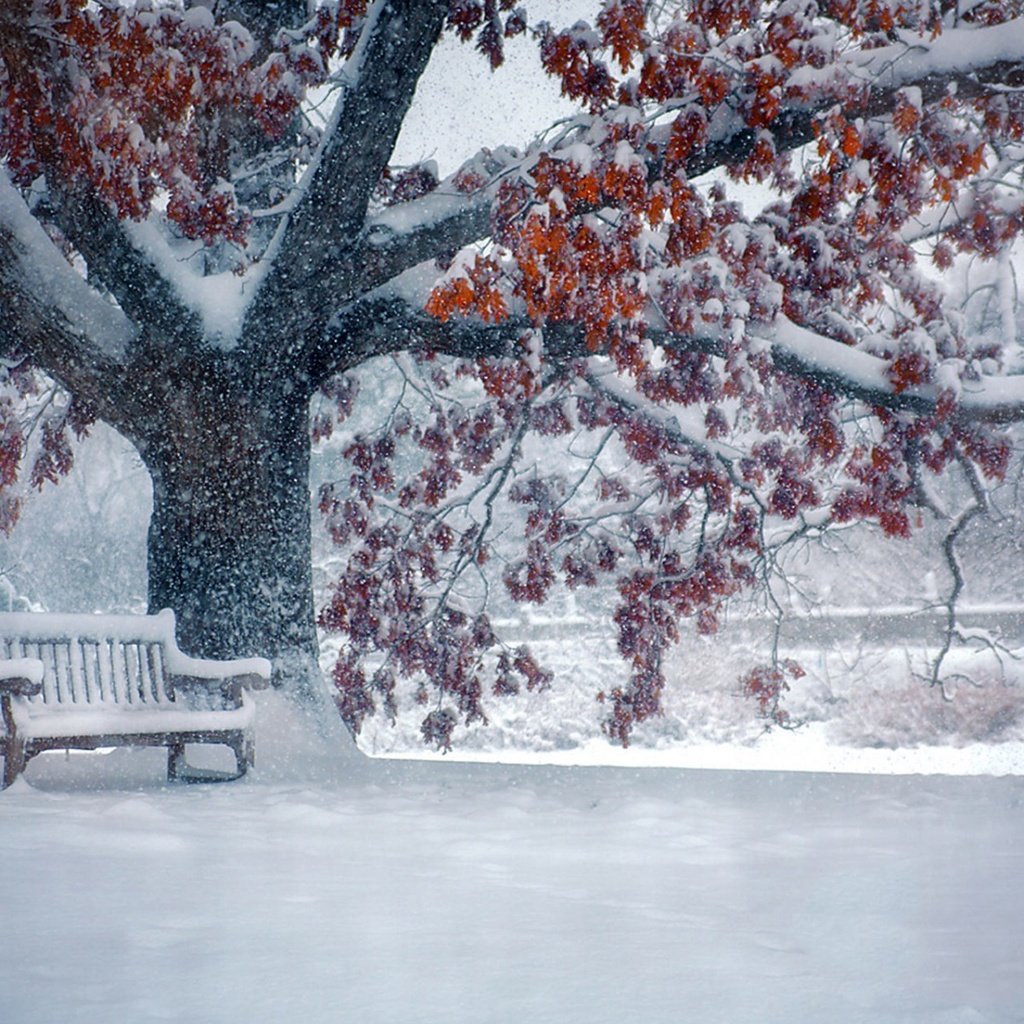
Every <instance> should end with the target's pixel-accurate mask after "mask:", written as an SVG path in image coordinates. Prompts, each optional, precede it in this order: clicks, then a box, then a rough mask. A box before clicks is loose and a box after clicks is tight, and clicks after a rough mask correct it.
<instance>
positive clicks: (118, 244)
mask: <svg viewBox="0 0 1024 1024" xmlns="http://www.w3.org/2000/svg"><path fill="white" fill-rule="evenodd" d="M57 199H58V207H57V211H56V219H57V223H58V225H59V227H60V229H61V230H62V231H63V232H64V234H65V235H66V236H67V238H68V239H69V241H70V242H71V243H72V244H73V245H74V246H75V248H76V249H77V250H78V251H79V252H80V253H81V254H82V256H83V257H84V259H85V262H86V266H87V268H88V273H89V278H90V280H92V281H94V282H95V283H97V284H99V285H101V286H102V287H103V288H105V289H106V290H107V291H108V292H110V294H111V295H113V296H114V298H115V299H116V300H117V302H118V305H120V307H121V308H122V309H123V310H124V312H125V313H126V314H127V315H128V316H129V317H130V318H131V320H132V321H134V322H135V323H136V324H137V325H138V326H139V327H140V328H141V329H143V330H145V331H146V332H147V334H150V335H152V336H154V337H160V338H164V339H165V340H166V342H167V344H168V345H170V346H172V347H175V348H182V347H184V345H185V344H186V343H188V344H193V345H194V344H196V343H198V341H199V339H200V338H201V336H202V324H201V321H200V317H199V316H198V314H196V313H195V312H194V311H192V310H190V309H188V308H187V307H186V306H185V304H184V303H183V302H182V301H181V300H180V299H179V298H178V296H177V294H176V293H175V291H174V288H173V286H172V285H171V284H170V283H169V282H168V281H167V280H166V279H165V278H164V277H163V276H162V275H161V274H160V272H159V271H158V270H157V268H156V267H155V266H154V265H153V264H152V263H151V262H150V261H149V260H148V259H146V257H145V256H144V255H143V254H142V253H141V252H140V251H139V250H138V249H137V248H136V247H135V246H134V245H133V244H132V242H131V241H130V240H129V238H128V237H127V235H126V233H125V229H124V226H123V225H122V224H121V223H120V221H118V219H117V218H116V217H115V216H114V215H113V213H111V212H110V210H109V209H107V207H106V206H105V205H104V204H103V203H102V202H100V201H99V200H98V199H95V198H94V197H92V196H89V195H85V194H82V193H79V192H77V191H75V190H71V189H68V190H64V191H63V192H62V193H61V194H60V195H59V196H58V197H57Z"/></svg>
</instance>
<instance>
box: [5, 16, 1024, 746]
mask: <svg viewBox="0 0 1024 1024" xmlns="http://www.w3.org/2000/svg"><path fill="white" fill-rule="evenodd" d="M595 7H596V12H595V15H596V16H595V18H594V20H593V21H592V22H591V23H589V24H588V23H583V22H580V23H578V24H576V25H574V26H572V27H571V28H568V29H564V30H560V29H558V28H556V27H553V26H551V25H548V24H543V23H541V24H538V25H535V26H533V27H532V28H531V27H528V26H529V21H528V17H527V13H526V12H525V11H524V10H521V9H520V8H518V7H516V5H515V3H514V2H513V0H330V2H324V3H321V4H318V5H315V8H314V9H313V13H312V15H310V16H308V17H307V13H306V4H305V3H303V2H301V0H279V2H277V3H257V2H255V0H237V2H230V3H214V2H210V0H205V2H202V3H201V2H199V0H192V2H187V0H186V2H185V3H184V4H182V3H180V2H179V3H175V2H167V3H160V2H155V0H138V2H136V3H134V4H128V3H120V2H116V0H98V2H95V3H85V0H10V2H8V3H7V4H5V5H4V8H3V10H2V12H0V62H2V65H0V66H2V71H0V110H2V115H0V116H2V118H3V122H2V147H3V157H4V163H5V175H4V176H3V179H2V180H0V282H2V284H0V317H2V321H0V323H2V339H3V342H2V343H3V345H4V349H5V351H6V353H7V355H6V361H5V367H6V380H5V386H6V392H5V396H6V397H5V398H4V400H3V406H2V417H3V427H2V441H0V453H2V454H0V482H2V484H3V488H4V492H5V495H6V497H5V498H4V501H5V505H4V507H3V510H2V511H3V518H4V522H5V524H6V525H8V526H9V525H10V524H11V523H12V522H13V520H14V518H15V517H16V515H17V511H18V502H19V500H20V499H19V491H18V487H19V484H18V480H19V479H20V478H24V479H25V480H26V482H27V483H28V484H29V485H31V484H41V483H42V482H44V481H46V480H55V479H57V478H58V477H59V476H60V475H61V474H62V472H64V471H65V469H66V467H67V465H68V463H69V460H70V458H71V448H70V444H69V440H68V432H69V431H75V430H81V429H84V428H85V427H86V426H87V424H88V423H89V422H90V420H91V419H92V418H94V417H98V418H100V419H102V420H104V421H106V422H108V423H110V424H111V425H112V426H114V427H115V428H116V429H117V430H118V431H120V432H121V433H122V434H123V435H124V436H125V437H127V438H129V439H130V440H131V441H132V442H133V444H134V445H135V446H136V447H137V449H138V451H139V453H140V455H141V457H142V459H143V460H144V462H145V464H146V467H147V469H148V470H149V472H150V474H151V476H152V479H153V485H154V511H153V518H152V523H151V526H150V532H149V601H150V605H151V606H153V607H164V606H170V607H172V608H174V609H175V610H176V612H177V614H178V620H179V630H180V633H181V641H182V644H183V645H184V646H185V647H186V648H187V649H191V650H193V651H195V652H197V653H201V654H208V655H224V654H241V653H253V652H258V653H262V654H267V655H269V656H271V657H273V658H274V660H275V666H276V669H277V673H278V678H279V680H289V679H290V680H292V681H293V682H294V681H295V680H299V679H301V678H303V676H304V674H306V673H308V671H309V669H310V666H311V665H312V664H313V658H314V656H315V645H316V634H315V626H314V608H313V601H312V596H311V588H310V562H309V520H308V511H309V510H308V503H307V480H308V463H309V437H310V430H311V426H312V430H313V432H314V434H315V435H317V436H323V435H324V434H326V433H328V432H329V431H330V430H332V429H333V427H334V424H335V422H336V421H337V420H338V419H339V418H343V417H344V416H345V415H347V414H348V412H349V411H350V410H351V408H352V404H353V402H355V401H357V396H356V392H357V387H356V384H357V380H356V377H357V376H358V375H356V376H353V373H354V371H357V370H358V369H359V368H360V367H363V366H367V365H373V366H379V365H380V363H379V360H381V359H383V358H390V359H391V366H392V368H393V370H392V372H394V373H396V374H398V379H399V381H400V385H399V388H398V390H397V393H396V395H395V397H394V399H393V401H392V402H391V403H390V404H389V405H388V406H386V407H383V408H381V409H379V410H377V411H378V412H379V417H378V420H377V422H376V424H375V425H374V426H373V427H372V429H367V430H364V431H362V432H360V433H359V434H358V435H357V436H355V437H353V438H352V439H351V440H350V443H349V444H348V445H347V446H346V448H345V457H346V459H347V460H348V463H349V466H350V469H349V470H348V471H347V473H348V476H347V478H345V479H342V480H340V481H338V482H337V483H336V484H334V485H329V486H326V487H325V488H324V489H323V492H322V494H321V502H320V504H321V509H322V511H323V513H324V515H325V516H326V518H327V522H328V525H329V528H330V529H331V531H332V534H333V536H334V537H335V539H336V541H337V542H338V543H339V544H340V545H342V546H343V548H344V551H345V557H346V559H347V561H346V564H345V567H344V570H343V571H342V572H341V574H340V578H339V579H338V581H337V584H336V585H335V587H334V588H333V591H332V595H331V599H330V601H329V604H328V606H327V607H326V608H325V609H323V611H322V612H321V622H322V624H323V625H324V626H325V627H326V628H329V629H334V630H339V631H341V632H342V633H343V634H344V637H345V645H344V647H343V653H342V656H341V658H340V659H339V662H338V665H337V667H336V669H335V672H334V680H333V681H334V686H335V692H336V697H337V700H338V703H339V706H340V708H341V710H342V713H343V715H344V716H345V718H346V720H347V721H348V722H349V724H350V725H352V726H353V727H356V728H357V727H358V724H359V722H360V721H361V720H362V718H363V717H364V716H365V715H366V714H368V713H370V712H371V711H372V710H373V709H374V708H375V707H376V706H377V705H378V704H381V703H382V704H383V705H384V706H385V707H389V706H390V705H391V704H392V702H393V700H394V694H395V687H396V682H397V679H399V678H402V677H405V678H410V679H412V680H414V681H415V683H416V685H417V686H418V688H419V693H420V695H421V697H422V700H423V702H424V705H425V718H424V726H423V731H424V737H425V738H426V739H427V740H428V741H432V742H436V743H438V744H440V745H442V746H444V745H447V744H448V743H449V742H450V738H451V733H452V730H453V728H454V726H455V724H456V723H457V722H458V721H460V720H465V721H470V722H471V721H473V720H474V719H475V718H479V717H482V716H483V715H484V708H483V702H484V693H485V690H487V689H490V690H492V691H493V692H494V693H497V694H503V693H510V692H515V691H516V690H517V689H518V688H519V687H520V686H523V685H525V686H527V687H534V686H541V685H545V684H546V682H547V680H548V675H547V673H546V672H545V671H544V669H543V667H542V666H540V665H539V664H538V663H537V662H536V661H535V660H534V659H533V657H532V656H531V655H530V653H529V651H527V650H522V649H515V650H512V649H507V648H506V647H504V646H503V644H502V642H501V639H500V637H499V636H498V635H497V634H496V630H495V628H494V626H493V623H492V621H491V619H490V617H489V615H488V611H487V604H488V602H493V601H495V600H500V599H501V597H500V594H499V592H498V587H497V586H496V584H497V583H498V582H499V581H500V585H501V588H503V591H504V593H505V595H507V597H508V598H510V599H511V600H513V601H520V602H523V601H525V602H537V603H540V602H543V601H545V600H546V599H547V598H548V596H549V595H550V594H551V593H552V590H553V588H554V587H556V586H560V585H562V586H567V587H569V588H574V589H576V588H598V587H599V586H602V585H603V590H604V591H605V592H607V593H609V594H610V595H611V598H610V608H609V611H610V614H611V616H612V618H613V620H614V624H615V629H616V630H617V635H618V644H619V649H620V652H621V653H622V655H623V658H624V660H625V662H626V666H627V669H628V680H626V681H624V682H623V683H621V684H620V685H618V686H615V687H614V688H611V687H610V688H609V691H608V692H607V693H606V694H604V695H602V697H603V699H605V701H606V704H607V707H608V718H607V730H608V732H609V735H611V736H612V737H613V738H615V739H618V740H620V741H622V742H626V741H627V740H628V736H629V733H630V730H631V729H632V727H633V725H634V724H635V723H636V722H638V721H641V720H643V719H644V718H645V717H648V716H650V715H652V714H656V713H657V711H658V708H659V697H660V693H661V690H662V688H663V685H664V681H663V675H662V671H661V665H662V660H663V658H664V656H665V654H666V651H667V650H668V649H669V648H670V646H671V644H672V643H673V641H674V640H675V639H676V638H677V637H678V635H679V630H680V629H681V628H690V626H691V625H692V627H693V628H696V629H698V630H700V631H705V632H709V631H713V630H714V629H715V628H716V625H717V621H718V617H719V616H720V614H721V612H722V608H723V606H724V602H726V600H727V599H728V598H729V597H730V596H731V595H733V594H735V593H737V592H739V591H740V590H742V589H746V588H750V587H754V586H757V585H759V584H760V585H764V586H766V587H767V588H769V592H770V585H771V580H772V573H773V567H774V565H775V559H776V554H777V552H778V550H779V548H780V546H782V545H784V544H785V543H787V542H790V541H792V540H793V539H795V538H799V537H806V536H812V535H814V534H816V533H818V532H820V531H822V530H824V529H826V528H828V527H829V526H830V525H832V524H837V523H844V522H849V521H851V520H854V519H868V520H872V521H875V522H877V523H878V524H880V527H881V529H882V530H884V531H885V532H886V533H887V534H890V535H899V536H902V535H907V534H909V533H910V532H911V530H912V528H913V526H914V523H915V521H916V518H917V517H918V516H919V515H920V512H921V510H925V509H935V508H936V507H937V503H938V502H937V499H936V497H935V494H934V489H933V488H931V487H930V485H929V480H930V478H932V477H934V476H935V475H936V474H941V473H943V472H944V471H946V470H947V469H949V468H950V467H958V468H959V470H960V471H961V472H962V473H963V474H964V476H965V479H966V480H967V481H968V482H969V484H970V488H971V493H972V494H973V496H974V500H973V502H972V504H971V505H970V506H969V507H968V508H967V510H966V511H964V512H963V513H962V514H961V515H959V517H955V516H954V517H953V521H952V522H951V524H950V528H949V531H948V533H947V541H948V548H949V558H950V565H951V566H952V567H953V568H954V569H955V566H956V561H955V546H956V540H957V537H958V536H959V534H960V532H961V531H962V528H963V527H962V524H963V523H964V522H965V521H966V519H965V517H967V518H969V517H970V516H972V515H974V513H975V510H976V509H977V508H980V507H981V506H982V505H983V503H984V498H985V485H986V481H990V480H997V479H998V478H1000V477H1001V476H1002V474H1003V473H1004V472H1005V469H1006V465H1007V460H1008V456H1009V451H1010V444H1009V441H1008V439H1007V436H1006V435H1005V433H1004V425H1005V424H1007V423H1009V422H1011V421H1016V420H1019V419H1020V418H1021V414H1022V411H1024V384H1022V381H1024V378H1021V377H1020V376H1017V375H1016V372H1017V370H1018V368H1019V363H1020V360H1019V356H1018V351H1019V350H1018V347H1017V344H1016V326H1015V323H1014V312H1013V305H1012V302H1003V303H1001V304H997V305H996V307H995V316H993V315H991V314H990V313H986V312H983V313H981V314H979V315H974V310H975V306H973V305H970V304H968V305H966V306H964V307H963V308H953V306H952V305H951V304H948V303H946V302H945V301H944V296H945V292H944V287H943V275H944V274H945V273H947V272H948V271H949V270H950V268H951V267H953V266H954V264H955V263H956V262H957V261H960V260H964V259H981V260H986V261H994V265H997V266H999V267H1001V268H1002V272H1003V277H1002V278H1001V279H1000V281H1001V284H1000V282H997V285H999V286H1000V287H1002V292H1001V294H1007V293H1008V291H1007V286H1010V285H1012V273H1011V271H1010V269H1009V268H1010V264H1009V262H1008V260H1009V254H1010V252H1011V249H1012V246H1013V244H1014V242H1015V240H1016V238H1017V236H1018V235H1019V233H1020V230H1021V224H1022V198H1021V197H1022V196H1024V190H1022V188H1021V186H1022V184H1024V182H1022V180H1021V157H1022V153H1024V149H1022V138H1021V136H1022V130H1024V92H1022V86H1024V74H1022V70H1021V69H1022V67H1024V64H1022V63H1021V59H1022V57H1024V12H1022V10H1021V7H1022V5H1021V4H1020V3H1017V2H1010V0H999V2H996V0H982V2H968V0H963V2H938V0H929V2H923V0H921V2H907V0H859V2H858V0H818V2H815V0H778V2H755V0H729V2H725V3H723V2H717V0H716V2H710V0H691V2H686V3H671V2H667V3H666V2H642V0H603V2H600V3H596V4H595ZM243 26H244V27H243ZM446 30H447V31H452V32H455V33H457V34H458V35H459V36H460V37H461V38H463V39H464V40H466V41H475V46H476V49H477V50H479V51H481V53H482V54H483V55H484V57H485V58H486V59H488V60H489V61H490V63H491V64H492V66H493V67H495V68H497V67H498V66H499V65H500V64H501V61H502V53H503V46H504V41H505V40H506V39H508V38H510V37H513V36H517V35H522V34H527V35H529V36H530V38H532V39H533V40H534V41H535V42H536V43H537V44H538V45H539V49H540V55H541V59H542V61H543V62H544V66H545V68H546V69H547V70H548V72H549V73H550V74H552V75H554V76H556V77H557V78H558V79H559V80H560V82H561V86H562V89H563V91H564V93H565V94H566V95H567V96H569V97H571V98H572V99H573V100H575V101H577V102H578V104H579V108H580V112H579V114H578V116H576V117H575V118H572V119H570V120H568V121H566V122H563V123H561V124H559V125H557V126H554V127H552V128H550V129H549V131H548V132H547V133H546V134H545V135H544V136H542V137H540V138H539V140H538V141H536V142H534V143H533V144H532V145H531V146H529V147H528V148H527V149H526V150H525V151H523V152H521V151H517V150H512V149H502V150H498V151H482V152H481V153H480V154H479V155H478V156H477V157H476V158H475V159H473V160H471V161H470V162H469V163H467V164H466V165H465V166H463V167H462V168H461V169H460V170H459V171H458V172H457V173H456V174H454V175H452V176H450V177H448V178H447V179H445V180H444V181H438V180H437V177H436V175H435V173H434V171H433V169H432V168H431V167H430V166H416V167H412V168H404V169H398V168H390V167H389V166H388V161H389V159H390V157H391V153H392V151H393V148H394V143H395V139H396V137H397V135H398V132H399V130H400V128H401V125H402V123H403V120H404V118H405V115H406V113H407V111H408V109H409V106H410V104H411V102H412V100H413V96H414V92H415V88H416V83H417V81H418V79H419V76H420V74H421V73H422V71H423V69H424V67H425V66H426V63H427V61H428V59H429V58H430V55H431V53H432V51H433V50H434V49H435V47H436V45H437V43H438V40H439V39H440V37H441V35H442V33H443V32H445V31H446ZM466 59H475V58H474V57H473V56H472V55H471V54H467V56H466ZM499 73H500V72H499ZM325 84H327V85H331V86H333V87H334V90H335V91H334V96H335V101H334V106H333V112H332V114H331V116H330V119H329V121H328V123H327V125H326V127H325V129H324V130H323V131H322V132H320V133H316V132H313V131H312V130H311V128H310V127H309V125H308V123H306V122H305V121H304V119H303V115H302V111H303V106H302V104H303V101H304V97H305V96H306V94H307V90H308V89H310V88H312V87H315V86H316V87H319V86H323V85H325ZM731 179H732V180H739V181H747V182H755V183H759V184H760V186H761V187H762V189H763V191H764V193H765V195H766V197H767V200H766V202H765V204H764V206H763V208H762V209H759V210H754V211H751V212H749V213H747V212H745V211H744V210H743V209H742V208H741V207H740V206H739V205H738V204H737V203H736V202H735V201H734V200H733V199H732V198H731V197H730V185H729V181H730V180H731ZM374 360H377V361H378V362H376V363H374V362H372V361H374ZM40 374H43V375H45V376H46V377H47V378H49V379H51V380H52V381H55V382H56V383H57V384H59V386H60V387H61V388H62V389H63V391H64V392H66V394H67V395H69V396H70V401H69V402H67V403H62V402H43V401H41V400H40V398H39V396H40V394H42V393H43V392H42V390H41V389H42V387H43V385H41V384H40V380H41V378H40ZM317 393H319V394H320V395H321V397H322V401H321V402H320V404H319V410H320V411H319V412H318V414H317V416H316V419H315V422H313V423H312V425H311V424H310V421H309V409H310V399H311V397H312V396H313V395H314V394H317ZM29 406H33V407H34V410H35V411H34V413H33V414H32V415H33V419H32V420H31V424H32V428H33V429H32V431H30V430H29V428H28V427H27V426H26V423H27V422H28V421H26V412H25V410H26V408H27V407H29ZM40 406H42V407H43V408H42V409H40ZM327 408H329V409H330V410H331V414H330V415H326V414H325V412H324V410H325V409H327ZM30 433H31V436H32V437H33V438H35V439H37V440H36V441H34V442H33V443H31V444H30V443H29V435H30ZM556 445H561V450H562V452H563V454H562V455H560V456H559V457H557V458H556V457H554V456H553V454H552V453H553V452H555V450H556V449H555V446H556ZM29 453H31V454H29ZM23 465H26V467H27V468H26V471H25V472H24V473H22V472H21V467H22V466H23ZM22 486H23V485H22ZM517 513H518V515H519V519H518V524H519V533H518V534H517V537H518V539H516V540H515V542H514V543H512V540H513V535H512V533H511V524H512V523H513V522H514V521H516V520H515V515H516V514H517ZM953 578H954V585H953V592H952V593H951V595H950V609H951V611H950V615H951V619H950V624H951V628H952V626H953V624H954V616H955V609H954V605H955V596H956V590H957V586H956V573H955V572H954V574H953ZM798 671H799V669H798V667H797V666H795V665H792V664H791V663H788V662H786V661H785V660H784V659H782V658H781V657H778V656H773V658H772V659H771V661H770V663H769V664H767V665H765V666H761V667H755V668H753V669H752V671H751V673H750V675H749V676H748V677H747V679H746V687H747V689H748V691H749V692H750V693H751V695H752V696H753V697H755V698H756V700H757V701H758V702H759V704H760V706H761V708H762V710H763V711H764V712H765V713H766V714H769V715H774V716H775V717H777V718H780V717H781V716H782V715H783V714H784V713H783V712H782V711H781V709H780V708H779V704H778V701H779V697H780V695H781V692H782V690H783V689H784V687H785V685H786V682H785V681H786V678H787V676H788V675H791V674H796V673H797V672H798Z"/></svg>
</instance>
